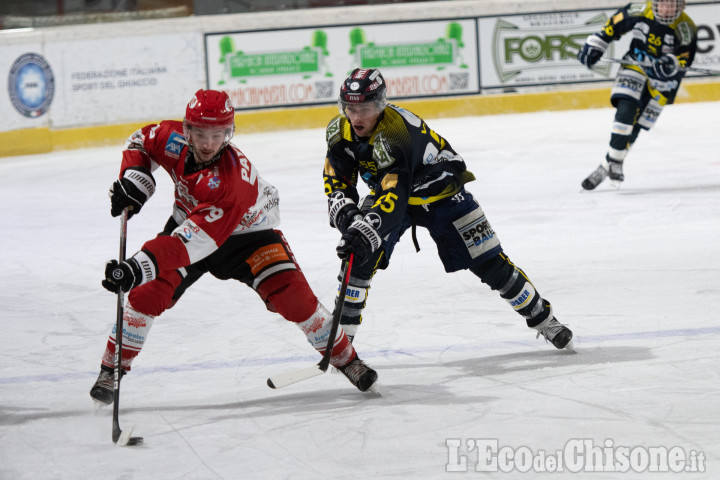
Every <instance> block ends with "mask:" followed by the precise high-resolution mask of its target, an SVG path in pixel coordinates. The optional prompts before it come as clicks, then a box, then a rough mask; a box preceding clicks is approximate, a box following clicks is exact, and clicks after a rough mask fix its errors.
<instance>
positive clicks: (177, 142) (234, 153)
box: [90, 90, 377, 405]
mask: <svg viewBox="0 0 720 480" xmlns="http://www.w3.org/2000/svg"><path fill="white" fill-rule="evenodd" d="M234 116H235V110H234V109H233V106H232V104H231V102H230V99H229V97H228V96H227V94H226V93H224V92H218V91H214V90H199V91H198V92H197V93H196V94H195V95H194V96H193V98H192V99H191V100H190V103H189V104H188V105H187V109H186V112H185V118H184V121H182V122H179V121H167V120H166V121H163V122H161V123H159V124H157V125H147V126H145V127H143V128H141V129H140V130H138V131H136V132H135V133H133V134H132V136H131V137H130V138H129V139H128V140H127V142H126V144H125V149H124V150H123V154H122V165H121V167H120V178H119V179H118V180H117V181H115V182H114V183H113V184H112V187H111V189H110V199H111V215H112V216H114V217H115V216H118V215H120V214H121V213H122V211H123V210H127V212H128V218H130V217H132V216H133V215H134V214H136V213H138V212H139V211H140V209H141V208H142V206H143V205H144V203H145V202H146V201H147V200H148V199H149V198H150V196H151V195H152V194H153V192H154V190H155V179H154V177H153V175H152V172H153V171H154V170H155V169H157V167H162V168H163V169H164V170H165V171H166V172H167V173H168V174H169V175H170V177H171V178H172V179H173V182H174V183H175V203H174V207H173V212H172V216H171V217H170V218H169V220H168V221H167V223H166V225H165V228H164V229H163V231H162V232H161V233H160V234H159V235H158V236H157V237H156V238H154V239H152V240H149V241H147V242H145V244H144V245H143V246H142V249H141V250H140V251H139V252H137V253H136V254H135V255H133V256H132V257H131V258H129V259H128V260H125V261H123V262H120V263H118V261H117V260H111V261H109V262H108V263H107V266H106V269H105V280H103V282H102V284H103V286H104V287H105V288H106V289H107V290H110V291H111V292H119V291H120V290H122V291H124V292H127V291H129V292H130V293H129V295H128V297H127V303H126V305H125V314H124V319H123V322H124V326H123V351H122V359H121V366H122V371H123V374H124V373H126V372H128V371H130V367H131V364H132V361H133V359H134V358H135V357H136V356H137V355H138V354H139V353H140V350H141V349H142V348H143V344H144V343H145V340H146V338H147V335H148V332H149V330H150V327H152V325H153V322H154V320H155V318H156V317H157V316H159V315H160V314H162V313H163V312H164V311H165V310H166V309H168V308H170V307H172V306H173V305H174V304H175V303H176V302H177V301H178V300H179V299H180V297H181V296H182V294H183V292H185V290H186V289H187V288H188V287H190V286H191V285H192V284H193V283H194V282H196V281H197V280H198V279H199V278H200V277H201V276H202V275H204V274H205V273H208V272H209V273H210V274H212V275H213V276H215V277H216V278H218V279H221V280H229V279H233V280H237V281H240V282H242V283H244V284H246V285H247V286H248V287H250V288H252V289H253V290H255V292H256V293H257V294H258V295H259V296H260V298H261V299H262V300H263V301H264V302H265V305H266V307H267V308H268V310H270V311H272V312H277V313H279V314H280V315H282V316H283V317H284V318H285V319H287V320H289V321H290V322H293V323H295V324H297V326H298V327H299V328H300V329H301V330H302V332H303V333H304V334H305V335H306V336H307V340H308V341H309V342H310V344H311V345H312V346H313V347H315V349H316V350H317V351H319V352H320V353H321V354H322V353H324V352H325V349H326V347H327V340H328V336H329V332H330V326H331V323H332V315H331V313H330V312H328V311H327V309H325V307H324V306H323V305H322V304H320V302H319V301H318V299H317V298H316V296H315V295H314V294H313V292H312V291H311V289H310V286H309V285H308V283H307V281H306V279H305V276H304V275H303V273H302V271H301V270H300V267H299V266H298V264H297V261H296V259H295V257H294V256H293V253H292V251H291V250H290V246H289V245H288V243H287V240H286V239H285V237H284V236H283V233H282V232H281V231H280V230H278V229H277V226H278V225H279V223H280V213H279V206H278V205H279V199H278V196H277V190H276V189H275V187H273V186H272V185H270V184H269V183H268V182H266V181H265V180H264V179H263V178H262V177H261V176H260V175H259V174H258V170H257V168H256V167H255V166H254V165H253V164H252V163H250V161H249V160H248V159H247V158H246V157H245V155H243V153H242V152H241V151H240V150H239V149H238V148H237V147H236V146H235V145H233V144H232V143H230V140H231V139H232V137H233V133H234V131H235V125H234ZM218 300H220V299H218ZM228 300H229V299H228ZM113 330H114V329H113ZM115 335H116V332H114V331H113V332H111V334H110V338H109V339H108V342H107V346H106V348H105V354H104V355H103V357H102V364H101V367H100V375H99V376H98V379H97V381H96V382H95V385H93V387H92V389H91V390H90V396H91V397H92V398H93V399H95V400H96V401H97V402H99V403H102V404H106V405H107V404H110V403H112V401H113V366H114V362H113V355H114V353H115ZM330 364H331V365H333V366H335V367H336V368H338V369H339V370H340V371H341V372H343V373H344V374H345V376H346V377H347V378H348V379H349V380H350V382H352V384H353V385H355V386H356V387H357V388H358V389H359V390H361V391H366V390H368V389H369V388H370V387H371V386H372V385H373V383H374V382H375V380H376V379H377V373H376V372H375V371H374V370H373V369H371V368H369V367H368V366H367V365H366V364H365V363H363V362H362V360H360V358H359V357H358V356H357V353H356V352H355V349H354V348H353V346H352V344H351V342H350V341H349V340H348V337H347V336H346V335H345V333H344V332H343V331H342V330H339V331H338V334H337V339H336V341H335V344H334V346H333V350H332V356H331V358H330Z"/></svg>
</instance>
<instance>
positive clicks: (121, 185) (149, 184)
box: [108, 167, 155, 220]
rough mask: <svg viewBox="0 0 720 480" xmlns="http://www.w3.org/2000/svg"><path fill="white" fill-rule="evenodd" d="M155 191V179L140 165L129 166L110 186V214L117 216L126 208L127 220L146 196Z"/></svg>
mask: <svg viewBox="0 0 720 480" xmlns="http://www.w3.org/2000/svg"><path fill="white" fill-rule="evenodd" d="M153 193H155V179H154V178H153V176H152V174H151V173H150V172H148V171H147V170H146V169H144V168H141V167H130V168H128V169H127V170H125V172H123V176H122V178H121V179H120V180H116V181H115V182H114V183H113V184H112V186H111V187H110V191H109V192H108V194H109V195H110V215H112V216H113V217H117V216H118V215H120V214H121V213H122V211H123V210H124V209H125V208H127V209H128V220H129V219H130V218H132V216H133V215H135V214H136V213H138V212H139V211H140V209H141V208H142V206H143V205H144V204H145V202H147V200H148V198H150V197H151V196H152V194H153Z"/></svg>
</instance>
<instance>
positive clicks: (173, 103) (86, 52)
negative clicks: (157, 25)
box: [45, 34, 205, 128]
mask: <svg viewBox="0 0 720 480" xmlns="http://www.w3.org/2000/svg"><path fill="white" fill-rule="evenodd" d="M45 52H46V56H47V58H48V59H49V60H50V63H51V64H52V65H54V66H55V68H56V71H57V78H56V90H57V93H58V98H57V101H56V102H54V105H52V107H51V118H52V126H53V127H59V128H63V127H71V126H82V125H97V124H118V123H126V122H134V121H142V120H147V119H149V118H182V115H183V114H184V106H185V105H186V104H187V102H188V100H189V99H190V97H191V96H192V94H193V93H195V91H197V89H199V88H203V86H204V83H205V82H204V80H205V78H204V75H203V65H204V61H203V52H202V36H201V35H200V34H173V35H162V36H147V37H132V38H131V37H123V38H108V39H103V41H96V40H77V41H71V42H70V41H68V42H60V41H59V42H54V43H52V44H47V45H46V46H45Z"/></svg>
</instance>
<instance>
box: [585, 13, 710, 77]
mask: <svg viewBox="0 0 720 480" xmlns="http://www.w3.org/2000/svg"><path fill="white" fill-rule="evenodd" d="M628 32H632V41H631V42H630V49H629V50H628V52H627V53H626V57H628V56H629V57H631V58H642V57H643V56H645V55H648V56H650V57H653V58H659V57H660V56H662V55H663V54H665V53H671V54H673V55H675V56H676V57H677V58H678V61H679V62H680V66H681V67H689V66H690V65H692V62H693V60H694V58H695V52H696V51H697V32H698V29H697V26H696V25H695V23H694V22H693V21H692V19H691V18H690V17H689V16H688V14H687V13H685V12H683V13H681V14H680V16H679V17H678V18H677V20H675V21H674V22H672V23H671V24H669V25H663V24H662V23H660V22H658V21H656V20H655V14H654V13H653V10H652V2H642V3H630V4H628V5H626V6H625V7H623V8H621V9H620V10H618V11H617V12H616V13H615V14H614V15H613V16H612V17H610V19H609V20H608V21H607V22H606V23H605V26H604V27H603V29H602V31H601V32H600V33H598V34H597V35H599V36H600V37H601V38H602V39H603V40H605V41H606V42H608V43H609V42H611V41H613V40H617V39H619V38H620V37H622V36H623V35H625V34H626V33H628ZM635 69H638V68H637V67H636V68H635ZM638 70H639V69H638Z"/></svg>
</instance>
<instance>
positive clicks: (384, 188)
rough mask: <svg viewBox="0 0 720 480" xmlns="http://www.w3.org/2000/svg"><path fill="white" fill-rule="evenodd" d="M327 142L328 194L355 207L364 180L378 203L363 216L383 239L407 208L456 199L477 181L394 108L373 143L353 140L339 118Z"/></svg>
mask: <svg viewBox="0 0 720 480" xmlns="http://www.w3.org/2000/svg"><path fill="white" fill-rule="evenodd" d="M326 139H327V146H328V150H327V157H326V159H325V169H324V180H325V194H326V195H331V194H332V193H333V192H336V191H338V190H340V191H342V192H343V193H344V194H345V195H346V196H347V197H350V198H352V199H353V200H355V201H356V202H357V201H358V200H359V194H358V191H357V184H358V181H359V180H360V179H362V181H364V182H365V183H366V184H367V186H368V187H369V188H370V190H371V191H372V193H373V194H374V198H375V200H374V203H373V205H372V207H371V209H370V210H369V211H366V212H364V213H369V212H374V213H375V214H376V215H373V217H374V218H375V219H379V222H377V221H376V222H374V225H373V226H375V227H376V228H377V230H378V232H379V233H380V235H381V236H383V237H384V236H385V235H387V234H388V233H390V232H391V231H393V230H394V229H395V228H396V227H397V226H399V225H400V222H401V220H402V218H403V215H404V214H405V211H406V209H407V206H408V205H424V204H431V203H434V202H437V201H439V200H443V199H446V198H449V197H452V196H453V195H455V194H456V193H458V192H460V191H461V190H462V187H463V185H464V184H465V183H467V182H469V181H471V180H474V179H475V177H474V176H473V175H472V173H470V172H469V171H467V169H466V166H465V161H464V160H463V159H462V157H461V156H460V155H458V154H457V153H456V152H455V150H453V148H452V147H451V146H450V144H449V143H448V142H447V140H445V139H444V138H443V137H441V136H440V135H438V134H437V133H435V132H434V131H432V130H431V129H430V128H429V127H428V126H427V124H426V123H425V121H423V119H421V118H420V117H418V116H417V115H415V114H414V113H412V112H410V111H408V110H405V109H403V108H401V107H398V106H396V105H387V106H386V107H385V110H384V112H383V113H382V114H381V116H380V119H379V121H378V125H377V126H376V127H375V129H374V130H373V132H372V135H371V136H370V137H369V138H360V137H358V136H357V135H355V132H354V131H353V130H352V127H351V125H350V122H349V121H348V119H347V118H346V117H344V116H342V115H338V116H336V117H335V118H333V119H332V120H331V121H330V123H329V124H328V127H327V131H326ZM375 223H379V224H378V225H376V224H375Z"/></svg>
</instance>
